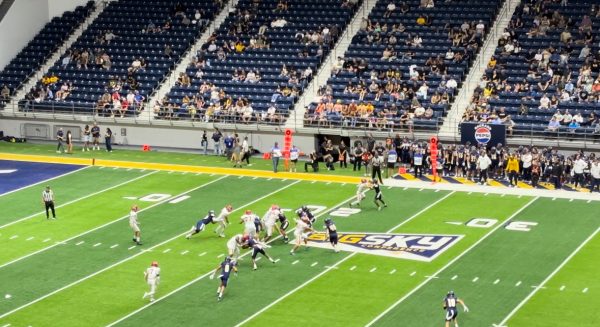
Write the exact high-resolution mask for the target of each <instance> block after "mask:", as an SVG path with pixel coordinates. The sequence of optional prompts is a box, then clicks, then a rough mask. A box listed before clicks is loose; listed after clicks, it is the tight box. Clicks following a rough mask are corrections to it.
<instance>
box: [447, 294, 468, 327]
mask: <svg viewBox="0 0 600 327" xmlns="http://www.w3.org/2000/svg"><path fill="white" fill-rule="evenodd" d="M457 303H460V304H461V305H462V307H463V311H464V312H469V308H468V307H467V306H466V305H465V302H463V300H461V299H459V298H458V297H456V295H454V291H450V292H448V294H447V295H446V297H445V298H444V302H443V307H444V310H446V327H450V322H453V323H454V327H458V321H457V320H456V317H457V316H458V310H457V308H456V304H457Z"/></svg>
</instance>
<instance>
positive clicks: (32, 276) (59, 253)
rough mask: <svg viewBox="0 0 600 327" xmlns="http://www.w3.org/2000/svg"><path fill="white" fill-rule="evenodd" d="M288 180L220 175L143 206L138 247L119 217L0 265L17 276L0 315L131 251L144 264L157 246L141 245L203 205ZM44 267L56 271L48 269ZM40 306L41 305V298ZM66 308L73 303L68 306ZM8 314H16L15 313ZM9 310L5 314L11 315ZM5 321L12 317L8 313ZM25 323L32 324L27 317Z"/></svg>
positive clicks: (185, 223) (4, 274) (252, 195)
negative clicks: (174, 198)
mask: <svg viewBox="0 0 600 327" xmlns="http://www.w3.org/2000/svg"><path fill="white" fill-rule="evenodd" d="M197 182H198V181H196V184H197ZM290 183H292V182H281V181H272V182H268V181H266V180H258V181H250V180H248V179H245V180H243V179H242V180H240V179H237V178H229V179H225V180H223V181H222V182H221V183H214V184H211V185H209V186H206V187H204V188H200V189H198V190H196V191H193V192H191V193H189V195H190V196H191V198H190V199H188V200H185V201H182V202H179V203H177V204H168V203H165V204H162V205H159V206H156V207H153V208H151V209H149V210H148V211H145V212H141V213H140V215H139V218H140V223H141V228H142V240H143V242H144V245H143V246H141V247H135V248H134V249H129V247H130V246H132V245H133V243H132V241H131V231H130V228H129V226H128V223H127V222H126V221H123V222H119V223H116V224H112V225H109V226H106V227H104V228H101V229H99V230H96V231H94V232H92V233H90V234H87V235H85V236H83V237H80V238H76V239H74V240H73V241H71V242H69V243H68V244H66V245H60V246H58V247H55V248H53V249H50V250H48V251H45V252H43V253H40V254H38V255H35V256H32V257H29V258H27V259H25V260H22V261H19V262H17V263H14V264H12V265H10V266H7V267H4V268H2V269H0V276H1V277H0V279H2V280H13V279H19V281H20V282H19V283H15V284H13V285H6V286H4V285H3V290H2V291H3V292H6V293H8V294H12V295H13V298H12V299H11V301H2V302H0V312H1V313H0V315H2V314H5V313H6V312H8V311H10V310H13V309H14V308H17V307H19V306H21V305H23V304H25V303H28V302H30V301H32V300H34V299H36V298H38V297H40V296H43V295H44V294H47V293H49V292H51V291H54V290H56V289H59V288H60V287H61V286H64V285H67V284H69V283H72V282H74V281H77V280H78V279H80V278H83V277H85V276H87V275H89V274H92V273H94V272H96V271H98V270H100V269H102V268H104V267H106V266H108V265H111V264H114V263H116V262H118V261H120V260H125V259H128V258H129V257H131V256H133V255H136V256H137V257H135V258H133V259H132V261H135V262H140V261H143V262H145V263H144V265H146V264H147V262H146V261H148V260H150V261H152V260H153V259H151V258H148V256H151V257H154V256H155V255H158V254H157V253H155V251H156V252H158V251H159V249H157V250H152V251H151V252H143V251H144V249H151V248H152V247H154V246H156V245H157V244H160V243H162V242H164V241H166V240H170V239H172V238H174V237H177V236H178V235H179V234H180V233H181V232H183V231H186V230H188V229H189V227H190V226H192V225H193V224H194V223H195V222H196V220H197V219H198V218H201V217H203V216H204V215H205V211H207V210H208V208H214V209H217V208H218V207H222V206H224V205H225V204H227V203H229V202H231V203H232V204H233V205H234V206H235V205H242V204H244V203H248V202H250V201H252V200H254V199H256V198H258V197H260V196H264V195H266V194H269V193H271V192H274V191H276V190H279V189H282V188H283V187H285V186H287V185H290ZM250 184H251V185H252V187H253V189H254V190H255V191H254V192H248V193H242V192H240V193H236V195H232V196H231V197H222V198H219V199H215V198H213V195H214V194H223V193H226V192H228V191H230V190H231V189H236V188H237V189H241V188H247V187H249V185H250ZM213 206H214V207H213ZM200 208H203V209H202V211H200ZM205 235H207V236H210V237H211V238H214V234H213V233H212V229H211V228H210V226H209V228H207V232H206V233H205ZM80 241H84V242H85V243H83V244H80V245H77V244H78V243H79V242H80ZM211 242H212V243H214V244H219V245H222V242H223V239H216V238H215V239H213V240H212V241H211ZM98 243H102V244H101V245H100V246H94V245H95V244H98ZM114 244H118V245H119V246H117V247H115V248H111V246H113V245H114ZM173 244H179V246H185V247H186V249H187V250H189V251H190V255H189V256H186V257H182V258H181V260H184V262H185V260H186V259H187V258H193V257H196V256H197V255H198V252H197V251H196V250H199V249H200V248H199V247H198V248H196V246H197V242H194V241H191V242H190V241H186V240H185V239H183V238H181V239H180V238H177V239H175V240H173V241H170V242H168V243H166V244H165V245H163V247H171V245H173ZM209 250H210V248H209ZM215 250H216V249H215ZM160 251H162V250H160ZM180 252H181V251H179V252H177V251H176V250H173V253H172V254H174V255H176V254H179V253H180ZM215 256H216V255H215ZM192 260H193V259H192ZM148 262H149V261H148ZM188 263H189V261H188ZM23 271H28V274H27V275H25V276H22V277H19V275H20V274H21V273H22V272H23ZM49 271H52V272H58V273H57V274H48V272H49ZM139 273H141V272H140V271H136V273H135V275H138V274H139ZM119 283H123V281H119ZM95 284H96V282H95V281H93V280H89V281H87V282H85V284H84V285H87V286H89V285H95ZM87 286H86V287H87ZM114 290H115V289H114V288H112V287H107V288H106V289H105V290H104V292H108V294H106V293H103V295H110V298H111V299H114V298H115V296H116V294H114V293H112V292H113V291H114ZM59 294H62V293H59ZM52 299H53V297H51V298H49V299H48V301H49V302H50V303H51V302H52V301H53V300H52ZM48 301H44V302H43V303H48ZM75 302H79V303H80V305H84V304H88V305H89V304H91V305H94V303H90V302H89V301H88V300H86V299H81V298H80V299H78V300H77V301H75ZM40 304H41V303H40ZM42 306H44V307H45V304H43V305H42ZM71 308H73V307H72V306H71ZM27 310H38V309H36V306H32V307H29V308H27V309H26V310H23V311H22V312H24V313H25V316H29V317H30V316H31V315H30V314H29V315H28V314H26V312H27ZM60 311H61V310H58V312H56V313H57V314H60V315H64V312H60ZM91 311H94V310H91ZM13 316H14V317H18V314H16V315H13ZM13 316H11V318H12V317H13ZM38 318H40V319H42V321H40V322H36V323H35V325H36V326H40V325H52V324H51V322H52V320H46V319H45V318H44V317H41V316H40V317H38ZM49 319H50V318H49ZM54 319H56V317H54ZM11 321H13V320H12V319H11ZM44 321H45V322H44ZM54 321H56V320H54ZM24 323H25V322H24ZM27 323H28V324H32V323H33V322H27ZM65 323H66V322H65ZM63 325H65V324H63ZM74 325H76V324H74Z"/></svg>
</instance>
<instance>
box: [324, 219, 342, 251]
mask: <svg viewBox="0 0 600 327" xmlns="http://www.w3.org/2000/svg"><path fill="white" fill-rule="evenodd" d="M325 231H326V232H327V236H328V237H329V243H331V246H333V250H334V251H335V252H340V250H338V249H337V244H338V234H337V228H336V227H335V223H334V222H333V220H331V218H327V219H325Z"/></svg>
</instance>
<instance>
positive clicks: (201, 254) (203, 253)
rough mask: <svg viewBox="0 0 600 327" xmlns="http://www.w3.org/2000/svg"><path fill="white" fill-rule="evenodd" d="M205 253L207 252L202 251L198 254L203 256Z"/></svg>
mask: <svg viewBox="0 0 600 327" xmlns="http://www.w3.org/2000/svg"><path fill="white" fill-rule="evenodd" d="M205 254H206V252H202V253H200V254H198V256H199V257H201V256H203V255H205Z"/></svg>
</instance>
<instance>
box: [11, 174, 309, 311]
mask: <svg viewBox="0 0 600 327" xmlns="http://www.w3.org/2000/svg"><path fill="white" fill-rule="evenodd" d="M226 177H227V176H222V177H220V178H218V179H216V180H213V181H211V182H209V183H206V184H203V185H204V186H207V185H209V184H212V183H214V182H217V181H219V180H221V179H223V178H226ZM298 183H300V181H295V182H293V183H290V184H288V185H286V186H284V187H281V188H279V189H277V190H275V191H273V192H270V193H268V194H266V195H263V196H261V197H259V198H257V199H255V200H253V201H251V202H249V203H247V204H246V205H244V207H247V206H251V205H253V204H254V203H256V202H259V201H262V200H263V199H266V198H268V197H270V196H272V195H274V194H277V193H279V192H281V191H283V190H285V189H287V188H289V187H291V186H293V185H295V184H298ZM199 188H200V187H196V188H195V189H199ZM195 189H194V190H195ZM189 192H192V191H188V192H185V193H189ZM185 193H183V194H185ZM181 195H182V194H180V195H179V196H181ZM171 199H172V198H171ZM240 208H242V207H240ZM140 211H141V210H140ZM127 217H128V216H127ZM188 232H189V230H186V231H185V232H183V233H181V234H178V235H176V236H174V237H171V238H170V239H167V240H165V241H162V242H160V243H158V244H155V245H153V246H151V247H149V248H147V249H143V250H142V251H140V252H138V253H136V254H133V255H131V256H129V257H127V258H125V259H122V260H120V261H118V262H115V263H113V264H111V265H110V266H107V267H105V268H102V269H100V270H98V271H96V272H94V273H92V274H89V275H87V276H85V277H83V278H80V279H78V280H76V281H74V282H72V283H70V284H67V285H65V286H63V287H61V288H59V289H57V290H54V291H52V292H50V293H48V294H46V295H44V296H41V297H39V298H37V299H35V300H33V301H30V302H28V303H25V304H24V305H22V306H20V307H18V308H15V309H13V310H11V311H8V312H6V313H4V314H2V315H0V319H3V318H5V317H7V316H9V315H11V314H13V313H15V312H17V311H19V310H22V309H25V308H27V307H29V306H31V305H33V304H35V303H37V302H40V301H42V300H44V299H46V298H48V297H50V296H52V295H54V294H57V293H59V292H62V291H64V290H66V289H68V288H70V287H72V286H75V285H77V284H79V283H81V282H84V281H86V280H88V279H90V278H92V277H94V276H96V275H99V274H101V273H103V272H105V271H107V270H109V269H112V268H114V267H116V266H118V265H120V264H122V263H124V262H127V261H129V260H131V259H134V258H136V257H138V256H140V255H142V254H145V253H146V252H149V251H152V250H153V249H155V248H158V247H160V246H163V245H165V244H167V243H169V242H172V241H174V240H176V239H178V238H181V237H182V236H184V235H186V234H187V233H188Z"/></svg>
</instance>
